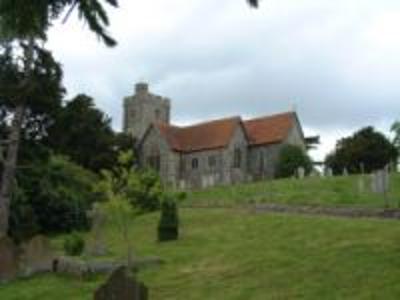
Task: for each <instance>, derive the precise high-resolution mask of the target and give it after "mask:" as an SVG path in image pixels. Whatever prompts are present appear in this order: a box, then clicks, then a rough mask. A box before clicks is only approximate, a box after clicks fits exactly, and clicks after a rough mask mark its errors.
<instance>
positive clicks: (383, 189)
mask: <svg viewBox="0 0 400 300" xmlns="http://www.w3.org/2000/svg"><path fill="white" fill-rule="evenodd" d="M389 178H390V177H389V171H388V168H387V167H386V168H384V169H382V170H379V171H376V172H374V173H373V174H372V175H371V190H372V192H373V193H376V194H380V195H382V196H383V198H384V200H385V206H386V207H388V206H389V202H388V201H389V199H388V197H387V193H388V192H389Z"/></svg>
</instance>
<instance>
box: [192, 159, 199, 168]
mask: <svg viewBox="0 0 400 300" xmlns="http://www.w3.org/2000/svg"><path fill="white" fill-rule="evenodd" d="M198 167H199V160H198V159H197V158H193V159H192V169H197V168H198Z"/></svg>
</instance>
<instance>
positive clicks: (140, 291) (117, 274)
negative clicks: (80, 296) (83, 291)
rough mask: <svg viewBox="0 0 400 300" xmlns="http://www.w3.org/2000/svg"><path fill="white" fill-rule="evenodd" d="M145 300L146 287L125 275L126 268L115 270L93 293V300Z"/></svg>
mask: <svg viewBox="0 0 400 300" xmlns="http://www.w3.org/2000/svg"><path fill="white" fill-rule="evenodd" d="M111 299H116V300H117V299H118V300H147V299H148V290H147V287H146V286H145V285H144V284H143V283H141V282H137V281H136V280H135V279H134V278H130V277H129V276H128V275H127V271H126V267H120V268H118V269H117V270H115V271H114V272H113V273H112V274H111V276H110V278H109V279H108V280H107V282H106V283H104V284H103V285H101V286H100V287H99V288H98V289H97V290H96V292H95V293H94V300H111Z"/></svg>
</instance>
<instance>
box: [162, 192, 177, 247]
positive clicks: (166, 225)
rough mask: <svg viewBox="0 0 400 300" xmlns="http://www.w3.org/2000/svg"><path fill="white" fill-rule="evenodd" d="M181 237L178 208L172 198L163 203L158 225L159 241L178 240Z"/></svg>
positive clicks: (167, 197) (169, 197)
mask: <svg viewBox="0 0 400 300" xmlns="http://www.w3.org/2000/svg"><path fill="white" fill-rule="evenodd" d="M178 236H179V217H178V206H177V204H176V201H175V199H174V198H173V197H171V196H166V199H165V200H164V201H163V202H162V203H161V218H160V222H159V224H158V241H159V242H165V241H172V240H177V239H178Z"/></svg>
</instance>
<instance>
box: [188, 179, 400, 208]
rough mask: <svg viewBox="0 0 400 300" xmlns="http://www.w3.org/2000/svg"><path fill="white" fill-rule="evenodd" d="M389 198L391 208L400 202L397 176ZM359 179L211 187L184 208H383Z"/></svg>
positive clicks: (191, 195) (192, 196)
mask: <svg viewBox="0 0 400 300" xmlns="http://www.w3.org/2000/svg"><path fill="white" fill-rule="evenodd" d="M390 180H391V185H390V192H389V195H388V198H389V200H390V201H391V206H392V207H398V206H399V202H400V175H399V174H395V175H391V178H390ZM358 181H359V176H347V177H330V178H317V177H309V178H305V179H303V180H298V179H283V180H273V181H261V182H257V183H248V184H238V185H235V186H230V187H226V186H225V187H224V186H222V187H214V188H208V189H204V190H199V191H193V192H190V193H188V201H187V204H189V205H190V204H205V205H208V204H210V203H211V204H220V205H235V204H244V203H249V202H252V203H254V202H256V203H285V204H301V205H305V204H306V205H327V206H362V207H365V206H366V207H383V206H384V200H383V197H382V196H381V195H377V194H373V193H371V192H370V177H369V176H367V175H365V176H364V187H365V188H364V191H363V192H360V190H359V187H358V185H359V183H358Z"/></svg>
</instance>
